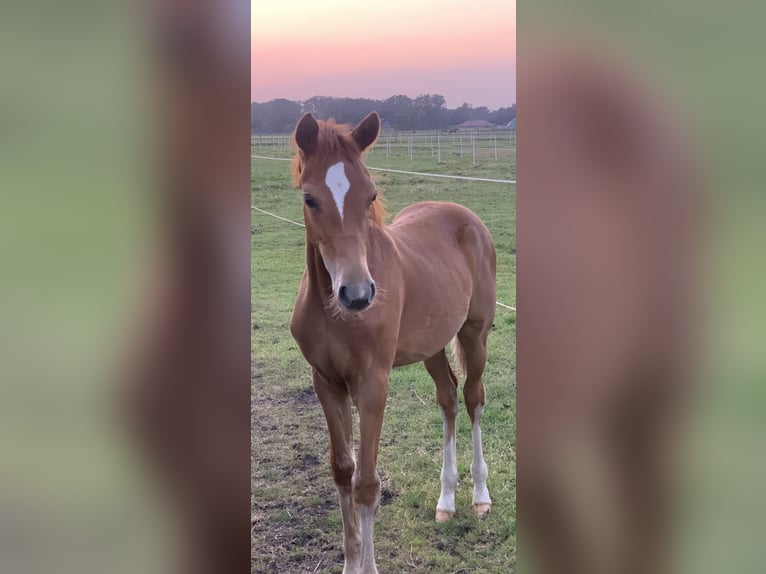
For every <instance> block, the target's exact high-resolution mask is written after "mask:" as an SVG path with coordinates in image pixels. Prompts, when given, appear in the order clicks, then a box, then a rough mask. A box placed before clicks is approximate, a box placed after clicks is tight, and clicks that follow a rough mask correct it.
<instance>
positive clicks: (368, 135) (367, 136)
mask: <svg viewBox="0 0 766 574" xmlns="http://www.w3.org/2000/svg"><path fill="white" fill-rule="evenodd" d="M378 134H380V116H379V115H378V112H370V113H369V114H368V115H367V116H366V117H365V118H364V119H363V120H362V121H361V122H359V123H358V124H357V126H356V127H355V128H354V129H353V130H352V132H351V137H353V138H354V141H355V142H356V145H358V146H359V150H360V151H364V150H366V149H367V148H368V147H369V146H370V145H372V144H373V143H374V142H375V140H376V139H378Z"/></svg>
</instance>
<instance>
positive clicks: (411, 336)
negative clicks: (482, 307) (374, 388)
mask: <svg viewBox="0 0 766 574" xmlns="http://www.w3.org/2000/svg"><path fill="white" fill-rule="evenodd" d="M467 313H468V307H467V302H466V305H465V306H463V305H461V306H459V307H457V308H456V307H451V308H442V309H439V310H436V309H435V310H433V311H427V312H425V313H422V312H421V313H415V314H412V315H408V314H407V313H405V314H404V315H403V316H402V322H401V325H400V328H399V340H398V342H397V346H396V357H395V359H394V366H396V367H399V366H402V365H409V364H411V363H417V362H420V361H425V360H426V359H428V358H430V357H433V356H434V355H435V354H436V353H438V352H439V351H441V350H442V349H444V347H446V346H447V344H448V343H449V342H450V341H451V340H452V338H453V337H454V336H455V335H456V334H457V332H458V331H459V330H460V328H461V327H462V326H463V323H464V322H465V319H466V315H467Z"/></svg>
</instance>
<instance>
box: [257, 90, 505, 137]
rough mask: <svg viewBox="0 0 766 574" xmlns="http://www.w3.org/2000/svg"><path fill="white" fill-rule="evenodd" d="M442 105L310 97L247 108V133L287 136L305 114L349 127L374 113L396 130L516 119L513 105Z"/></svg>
mask: <svg viewBox="0 0 766 574" xmlns="http://www.w3.org/2000/svg"><path fill="white" fill-rule="evenodd" d="M445 104H446V100H445V99H444V96H441V95H439V94H425V95H422V96H418V97H417V98H414V99H413V98H409V97H407V96H403V95H397V96H391V97H390V98H388V99H386V100H373V99H368V98H336V97H328V96H314V97H313V98H309V99H308V100H305V101H303V102H299V101H293V100H287V99H284V98H279V99H276V100H271V101H268V102H264V103H257V102H253V103H252V104H250V131H251V132H252V133H288V132H291V131H292V130H293V128H294V127H295V123H296V122H297V121H298V118H300V116H301V115H302V114H304V113H306V112H311V113H313V114H314V116H316V117H317V118H321V119H326V118H335V121H337V122H338V123H344V124H352V125H353V124H355V123H357V122H358V121H359V120H361V119H362V118H363V117H364V116H366V115H367V114H368V113H370V112H371V111H372V110H375V111H377V112H378V113H379V114H380V116H381V117H382V118H383V120H384V123H385V124H387V125H388V126H390V127H391V128H393V129H396V130H438V129H447V128H449V127H451V126H456V125H458V124H461V123H463V122H465V121H467V120H486V121H488V122H491V123H493V124H496V125H499V126H504V125H506V124H507V123H508V122H509V121H511V120H512V119H514V118H515V117H516V104H515V103H514V104H513V105H511V106H510V107H503V108H499V109H497V110H489V109H488V108H487V107H486V106H480V107H477V108H474V107H473V106H471V105H470V104H467V103H464V104H463V105H461V106H460V107H458V108H454V109H449V108H447V107H446V105H445Z"/></svg>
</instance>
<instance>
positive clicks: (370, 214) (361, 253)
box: [293, 112, 384, 311]
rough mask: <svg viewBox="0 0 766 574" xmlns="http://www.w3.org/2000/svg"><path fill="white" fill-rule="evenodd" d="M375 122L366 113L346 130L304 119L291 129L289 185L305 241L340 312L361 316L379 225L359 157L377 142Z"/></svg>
mask: <svg viewBox="0 0 766 574" xmlns="http://www.w3.org/2000/svg"><path fill="white" fill-rule="evenodd" d="M379 132H380V117H378V114H377V113H375V112H372V113H371V114H369V115H368V116H367V117H365V118H364V119H363V120H362V121H361V122H359V124H358V125H357V126H356V127H355V128H354V129H353V130H350V129H349V128H348V127H347V126H342V125H337V124H335V123H334V122H332V121H329V122H324V121H319V122H317V120H315V119H314V116H312V115H311V114H310V113H307V114H305V115H304V116H303V117H302V118H301V119H300V120H299V121H298V125H297V126H296V127H295V134H294V135H295V143H296V145H297V146H298V150H299V152H298V155H297V156H296V158H295V160H294V163H293V176H294V178H295V183H296V184H297V185H299V186H300V188H301V191H302V192H303V215H304V220H305V222H306V235H307V238H308V241H309V242H310V243H312V244H313V245H314V246H316V247H317V248H318V249H319V252H320V253H321V255H322V260H323V261H324V266H325V268H326V269H327V272H328V273H329V275H330V279H331V280H332V290H333V294H334V295H335V298H336V300H337V301H338V303H339V304H340V305H341V306H342V308H343V309H345V310H348V311H361V310H363V309H366V308H367V307H369V306H370V304H371V303H372V301H373V299H374V298H375V281H374V280H373V278H372V276H371V275H370V271H369V269H368V267H367V247H368V233H369V230H370V226H371V225H382V224H383V217H384V214H383V208H382V206H381V204H380V202H379V201H378V200H377V192H376V189H375V184H374V183H373V181H372V179H371V178H370V175H369V173H368V172H367V169H366V168H365V167H364V164H363V163H362V152H363V151H364V150H365V149H367V148H368V147H369V146H370V145H371V144H372V143H373V142H374V141H375V140H376V139H377V137H378V134H379Z"/></svg>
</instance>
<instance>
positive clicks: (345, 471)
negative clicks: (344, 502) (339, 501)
mask: <svg viewBox="0 0 766 574" xmlns="http://www.w3.org/2000/svg"><path fill="white" fill-rule="evenodd" d="M331 466H332V476H333V478H334V479H335V483H336V484H337V485H338V486H339V487H346V488H348V487H350V486H351V479H352V477H353V476H354V469H355V468H356V463H355V462H354V457H353V455H352V454H351V453H342V454H336V455H334V456H333V457H332V460H331Z"/></svg>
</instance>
